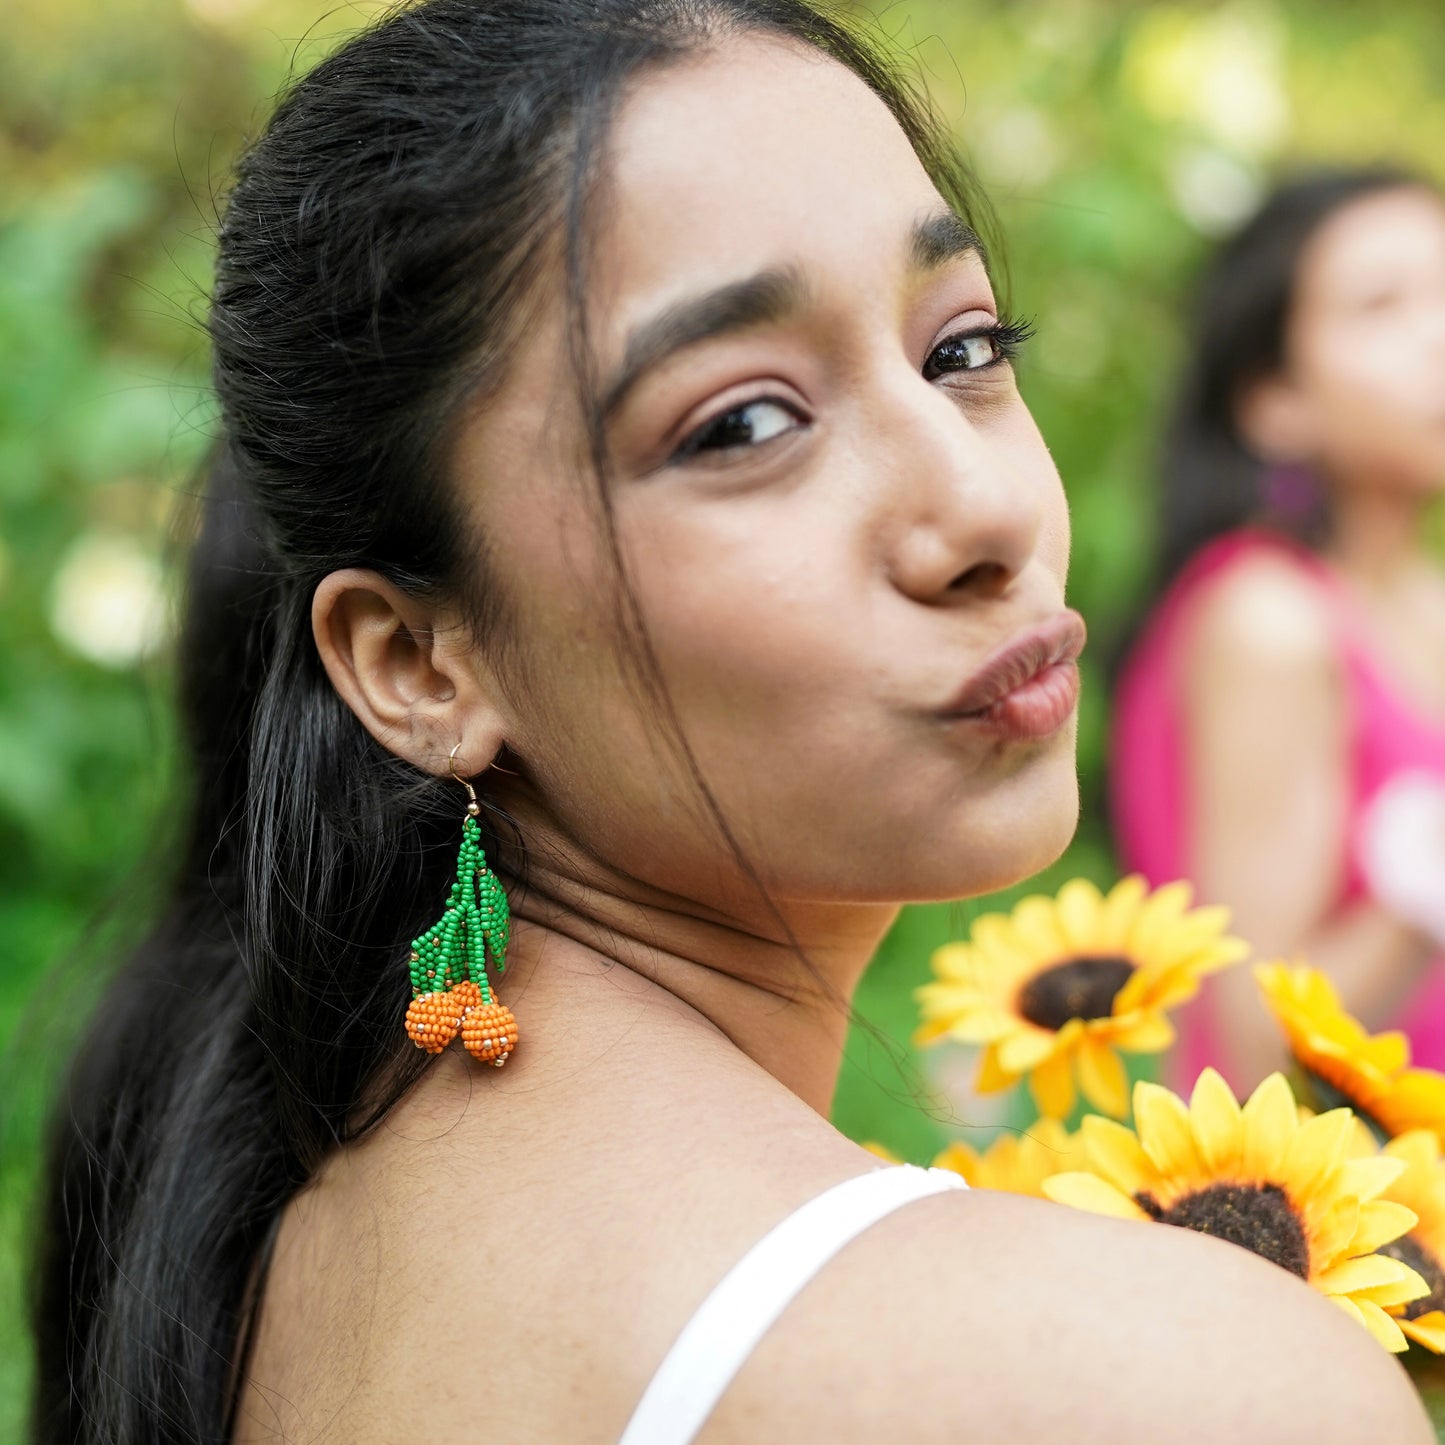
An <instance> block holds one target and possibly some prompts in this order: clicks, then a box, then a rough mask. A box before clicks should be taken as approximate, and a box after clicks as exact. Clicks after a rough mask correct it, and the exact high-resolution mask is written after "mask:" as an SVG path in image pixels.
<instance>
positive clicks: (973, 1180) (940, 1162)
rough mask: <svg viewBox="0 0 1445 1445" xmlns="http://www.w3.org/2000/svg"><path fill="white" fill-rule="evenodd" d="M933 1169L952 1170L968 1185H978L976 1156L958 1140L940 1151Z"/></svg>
mask: <svg viewBox="0 0 1445 1445" xmlns="http://www.w3.org/2000/svg"><path fill="white" fill-rule="evenodd" d="M865 1147H866V1146H865ZM933 1167H934V1168H935V1169H952V1170H953V1172H954V1173H955V1174H962V1175H963V1177H964V1179H966V1180H967V1181H968V1183H970V1184H973V1185H977V1184H978V1178H979V1158H978V1154H977V1152H976V1151H974V1150H973V1149H970V1148H969V1146H968V1145H967V1144H963V1143H960V1142H959V1141H958V1140H954V1142H953V1143H952V1144H949V1145H948V1146H947V1147H946V1148H945V1149H942V1150H940V1152H939V1153H938V1155H937V1157H936V1158H935V1159H934V1161H933Z"/></svg>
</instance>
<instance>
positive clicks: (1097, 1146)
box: [1079, 1114, 1159, 1199]
mask: <svg viewBox="0 0 1445 1445" xmlns="http://www.w3.org/2000/svg"><path fill="white" fill-rule="evenodd" d="M1079 1137H1080V1138H1081V1139H1082V1141H1083V1145H1084V1158H1085V1159H1087V1160H1088V1163H1089V1167H1090V1168H1091V1169H1093V1170H1094V1171H1095V1172H1096V1173H1097V1174H1099V1175H1101V1176H1102V1177H1103V1178H1105V1179H1107V1180H1108V1181H1109V1182H1110V1183H1111V1184H1114V1185H1116V1186H1117V1187H1118V1188H1119V1189H1121V1190H1122V1191H1123V1192H1124V1193H1125V1194H1127V1195H1128V1196H1129V1197H1130V1198H1131V1199H1132V1198H1133V1197H1134V1196H1135V1195H1136V1194H1139V1193H1140V1192H1141V1191H1146V1190H1147V1191H1148V1192H1149V1193H1154V1192H1155V1191H1156V1190H1157V1189H1158V1187H1159V1174H1158V1171H1157V1170H1156V1169H1155V1168H1154V1165H1153V1164H1152V1163H1151V1162H1150V1159H1149V1156H1148V1155H1147V1154H1146V1153H1145V1152H1144V1150H1143V1149H1142V1148H1141V1147H1140V1145H1139V1140H1138V1137H1137V1136H1136V1135H1135V1133H1134V1131H1133V1130H1132V1129H1130V1128H1127V1127H1126V1126H1125V1125H1123V1124H1120V1123H1117V1122H1116V1121H1115V1120H1113V1119H1105V1118H1103V1117H1102V1116H1100V1115H1098V1114H1085V1115H1084V1122H1083V1125H1082V1127H1081V1128H1080V1131H1079Z"/></svg>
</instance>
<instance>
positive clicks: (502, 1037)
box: [406, 743, 517, 1069]
mask: <svg viewBox="0 0 1445 1445" xmlns="http://www.w3.org/2000/svg"><path fill="white" fill-rule="evenodd" d="M460 747H461V744H460V743H458V744H457V747H455V748H453V749H452V751H451V758H450V760H449V761H450V764H451V770H452V777H454V778H456V780H457V782H459V783H460V784H461V785H462V786H463V787H464V788H465V789H466V790H467V813H466V817H465V818H463V820H462V846H461V852H460V853H459V854H458V855H457V876H456V881H455V882H454V883H453V884H452V890H451V893H450V894H449V895H448V897H447V906H446V911H445V912H444V913H443V914H442V916H441V918H440V919H439V920H438V921H437V922H436V923H434V924H433V925H432V926H431V927H430V928H429V929H427V931H426V932H425V933H423V934H422V936H421V937H420V938H418V939H417V940H416V942H414V943H413V944H412V946H411V993H412V999H411V1006H410V1007H409V1008H408V1009H407V1011H406V1032H407V1037H408V1038H410V1039H411V1041H412V1043H414V1044H415V1045H416V1046H417V1048H419V1049H425V1050H426V1051H427V1053H429V1054H439V1053H441V1051H442V1050H443V1049H444V1048H446V1046H447V1045H448V1044H449V1043H451V1041H452V1040H453V1039H454V1038H456V1036H457V1035H458V1034H459V1033H460V1034H461V1037H462V1043H463V1044H464V1045H465V1046H466V1050H467V1052H468V1053H469V1054H471V1056H472V1057H473V1058H474V1059H480V1060H481V1061H482V1063H484V1064H491V1065H493V1066H494V1067H495V1068H498V1069H500V1068H501V1067H502V1065H503V1064H505V1063H506V1062H507V1060H508V1058H510V1057H511V1053H512V1050H513V1049H514V1048H516V1047H517V1021H516V1019H515V1018H513V1017H512V1011H511V1009H509V1008H507V1007H506V1006H505V1005H504V1004H502V1003H499V1002H498V1001H497V999H496V997H495V995H494V994H493V993H492V989H491V985H490V984H489V983H488V982H487V956H488V954H490V955H491V959H492V962H493V963H494V964H495V965H496V969H497V972H498V973H499V974H500V973H504V972H505V971H506V967H507V938H508V934H509V931H510V918H511V913H510V910H509V909H508V907H507V895H506V893H505V892H504V891H503V890H502V885H501V883H500V882H499V881H498V879H497V875H496V874H495V873H493V872H492V870H491V869H490V868H488V867H487V859H486V855H485V854H484V853H483V852H482V830H481V827H480V825H479V824H478V823H477V818H478V817H479V816H480V814H481V811H482V808H481V804H480V803H478V802H477V794H476V790H475V789H474V788H473V787H472V785H471V784H470V783H469V782H468V781H467V780H466V779H465V778H463V777H462V776H461V775H460V774H458V772H457V762H456V759H457V748H460Z"/></svg>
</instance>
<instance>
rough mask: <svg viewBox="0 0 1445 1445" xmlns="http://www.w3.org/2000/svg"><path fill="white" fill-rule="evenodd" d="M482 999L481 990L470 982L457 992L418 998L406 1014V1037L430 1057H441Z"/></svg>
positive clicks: (450, 990) (462, 985) (424, 994)
mask: <svg viewBox="0 0 1445 1445" xmlns="http://www.w3.org/2000/svg"><path fill="white" fill-rule="evenodd" d="M464 990H466V992H464ZM481 997H482V993H481V990H480V989H479V988H478V987H477V986H476V984H474V983H473V982H472V981H471V980H470V979H468V980H467V981H466V982H465V983H460V984H458V985H457V986H456V988H448V989H439V990H438V991H437V992H436V993H419V994H417V996H416V997H415V998H414V999H412V1001H411V1005H410V1007H409V1008H408V1009H407V1011H406V1035H407V1037H408V1038H409V1039H410V1040H411V1041H412V1043H414V1044H415V1045H416V1046H417V1048H419V1049H425V1050H426V1051H427V1053H429V1054H439V1053H441V1051H442V1050H443V1049H444V1048H446V1046H447V1045H448V1044H449V1043H451V1041H452V1040H453V1039H454V1038H456V1036H457V1030H458V1029H460V1028H461V1026H462V1019H463V1018H464V1017H465V1015H466V1012H467V1010H468V1009H469V1008H471V1007H472V1005H473V1004H474V1003H479V1002H480V1001H481Z"/></svg>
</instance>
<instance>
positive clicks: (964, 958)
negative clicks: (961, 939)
mask: <svg viewBox="0 0 1445 1445" xmlns="http://www.w3.org/2000/svg"><path fill="white" fill-rule="evenodd" d="M930 962H931V964H932V965H933V971H934V973H936V974H937V975H938V977H939V978H943V979H951V980H956V981H957V982H960V983H962V982H966V981H967V980H969V979H971V978H972V977H973V949H971V948H970V947H969V946H968V944H966V943H945V944H944V945H943V947H942V948H935V949H934V950H933V957H932V959H931V960H930Z"/></svg>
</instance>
